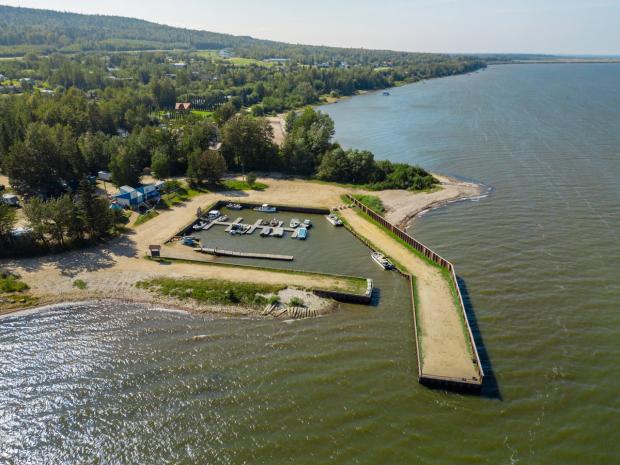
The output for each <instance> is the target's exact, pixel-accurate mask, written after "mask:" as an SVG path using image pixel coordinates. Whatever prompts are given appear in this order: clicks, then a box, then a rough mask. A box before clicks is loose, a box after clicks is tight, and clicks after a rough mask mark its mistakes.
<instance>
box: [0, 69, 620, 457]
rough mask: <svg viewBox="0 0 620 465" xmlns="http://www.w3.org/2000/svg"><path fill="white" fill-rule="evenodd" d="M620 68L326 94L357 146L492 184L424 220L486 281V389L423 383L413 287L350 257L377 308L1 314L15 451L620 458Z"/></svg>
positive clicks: (436, 240) (482, 315) (430, 238)
mask: <svg viewBox="0 0 620 465" xmlns="http://www.w3.org/2000/svg"><path fill="white" fill-rule="evenodd" d="M619 84H620V65H607V64H605V65H577V64H571V65H519V66H497V67H492V68H490V69H488V70H486V71H484V72H480V73H475V74H472V75H468V76H458V77H453V78H446V79H440V80H434V81H429V82H427V83H423V84H422V83H420V84H416V85H412V86H406V87H402V88H398V89H394V90H393V91H392V92H391V94H392V95H391V96H390V97H383V96H382V95H381V94H373V95H367V96H363V97H359V98H354V99H351V100H349V101H346V102H341V103H339V104H337V105H332V106H328V107H325V110H326V111H328V112H329V113H330V114H332V116H333V117H334V119H335V121H336V127H337V128H338V134H337V136H338V139H339V140H340V141H341V142H343V143H344V144H345V145H350V146H355V147H360V148H369V149H371V150H373V151H374V152H375V153H376V154H377V156H378V157H381V158H383V157H385V158H390V159H392V160H396V161H408V162H415V163H420V164H421V165H423V166H425V167H428V168H430V169H434V170H438V171H441V172H444V173H447V174H456V175H461V176H464V177H466V178H468V179H474V180H477V181H480V182H483V183H484V184H486V185H489V186H491V187H492V188H493V191H492V194H491V195H490V196H489V197H487V198H485V199H482V200H480V201H478V202H465V203H459V204H452V205H450V206H448V207H446V208H443V209H440V210H435V211H432V212H430V213H427V214H426V215H424V216H423V217H422V219H420V220H418V221H417V222H416V224H415V227H414V230H415V234H416V236H417V237H418V238H419V239H421V240H423V241H424V242H426V243H427V244H428V245H430V246H431V247H433V248H435V249H437V250H438V252H440V253H441V254H442V255H445V256H446V257H448V258H449V259H451V260H452V261H453V262H454V263H455V266H456V267H457V271H458V273H459V275H460V276H461V278H462V279H463V281H464V285H465V286H466V288H467V290H468V292H469V294H470V296H471V304H472V311H473V314H474V316H475V322H476V324H477V326H478V327H479V330H480V331H479V335H480V337H481V341H480V342H481V349H482V355H483V357H484V358H485V361H486V364H487V367H486V368H487V372H488V373H489V374H490V376H489V379H490V381H491V383H490V385H488V386H486V387H485V395H484V396H482V397H472V396H461V395H457V394H446V393H443V392H439V391H431V390H428V389H426V388H424V387H422V386H419V385H418V384H417V382H416V379H415V373H416V365H415V350H414V345H413V338H412V321H411V314H410V310H409V307H408V302H406V299H404V298H403V295H404V294H405V293H406V286H405V282H404V281H403V280H402V279H401V278H399V277H398V276H397V275H396V274H394V273H378V272H377V271H376V269H374V268H372V267H370V268H366V267H367V266H368V261H367V260H358V259H355V260H354V261H351V262H350V263H348V262H347V259H346V257H345V258H340V257H338V258H337V259H335V260H334V262H335V263H337V265H336V266H335V268H337V269H338V270H342V271H339V272H347V270H350V272H349V273H348V274H360V273H361V274H364V273H376V275H377V276H378V278H377V279H379V280H381V285H380V288H381V304H380V305H379V306H374V307H345V308H343V309H342V311H341V312H339V313H337V314H335V315H333V316H330V317H327V318H319V319H316V320H307V321H301V322H295V323H291V324H287V323H282V322H276V321H256V320H241V321H240V320H228V319H215V318H205V317H193V316H189V315H186V314H183V313H171V312H163V311H157V310H152V309H148V308H143V307H136V306H129V305H118V304H100V305H97V304H82V305H78V306H76V307H69V306H66V307H59V308H55V309H53V310H52V311H46V312H42V313H37V314H31V315H25V316H14V317H10V318H6V319H3V320H0V463H8V464H22V463H24V464H25V463H28V464H44V463H45V464H73V463H76V464H77V463H115V464H116V463H118V464H120V463H154V464H159V463H161V464H164V463H165V464H169V463H179V464H190V463H211V464H215V463H218V464H219V463H221V464H230V463H237V464H242V463H248V464H249V463H273V464H281V463H296V464H316V463H343V464H345V463H346V464H349V463H354V464H356V463H357V464H376V463H402V464H409V463H421V464H435V463H442V464H461V463H488V464H512V463H527V464H556V463H562V464H590V463H615V462H617V461H618V460H620V447H619V446H618V444H619V443H620V441H618V439H619V437H618V434H619V433H618V431H620V420H619V415H618V414H619V413H620V401H619V400H618V396H617V385H618V383H619V382H620V368H618V360H619V356H620V349H619V345H618V331H619V330H618V328H619V327H620V315H619V313H618V302H619V300H620V299H619V298H620V288H619V285H618V282H619V279H620V247H619V242H618V231H619V230H620V229H619V226H620V189H619V188H618V181H617V179H618V177H619V176H620V86H619ZM239 216H243V215H239ZM265 240H276V239H265ZM282 240H283V241H284V240H285V241H290V239H282ZM308 244H311V241H308ZM358 245H359V244H355V245H353V243H351V245H350V246H351V247H352V248H355V247H357V246H358ZM196 335H205V336H207V337H206V338H205V339H204V340H201V341H193V340H192V339H191V338H192V337H193V336H196ZM493 381H495V383H496V384H494V383H493Z"/></svg>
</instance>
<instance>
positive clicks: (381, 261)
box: [370, 252, 394, 270]
mask: <svg viewBox="0 0 620 465" xmlns="http://www.w3.org/2000/svg"><path fill="white" fill-rule="evenodd" d="M370 256H371V257H372V259H373V260H374V261H375V262H376V263H377V264H378V265H379V266H380V267H381V268H383V269H384V270H393V269H394V265H393V264H392V262H391V261H389V260H388V259H387V258H386V256H385V255H383V254H382V253H379V252H373V253H372V254H370Z"/></svg>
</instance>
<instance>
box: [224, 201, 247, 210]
mask: <svg viewBox="0 0 620 465" xmlns="http://www.w3.org/2000/svg"><path fill="white" fill-rule="evenodd" d="M226 208H229V209H230V210H243V207H242V206H241V205H239V204H238V203H229V204H227V205H226Z"/></svg>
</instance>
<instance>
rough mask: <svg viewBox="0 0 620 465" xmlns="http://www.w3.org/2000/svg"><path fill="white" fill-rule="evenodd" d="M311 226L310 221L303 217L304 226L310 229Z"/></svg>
mask: <svg viewBox="0 0 620 465" xmlns="http://www.w3.org/2000/svg"><path fill="white" fill-rule="evenodd" d="M311 227H312V221H310V220H308V219H305V220H304V228H306V229H310V228H311Z"/></svg>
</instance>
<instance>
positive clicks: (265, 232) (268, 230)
mask: <svg viewBox="0 0 620 465" xmlns="http://www.w3.org/2000/svg"><path fill="white" fill-rule="evenodd" d="M270 234H271V228H263V230H262V231H261V232H260V235H261V236H263V237H267V236H269V235H270Z"/></svg>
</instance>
